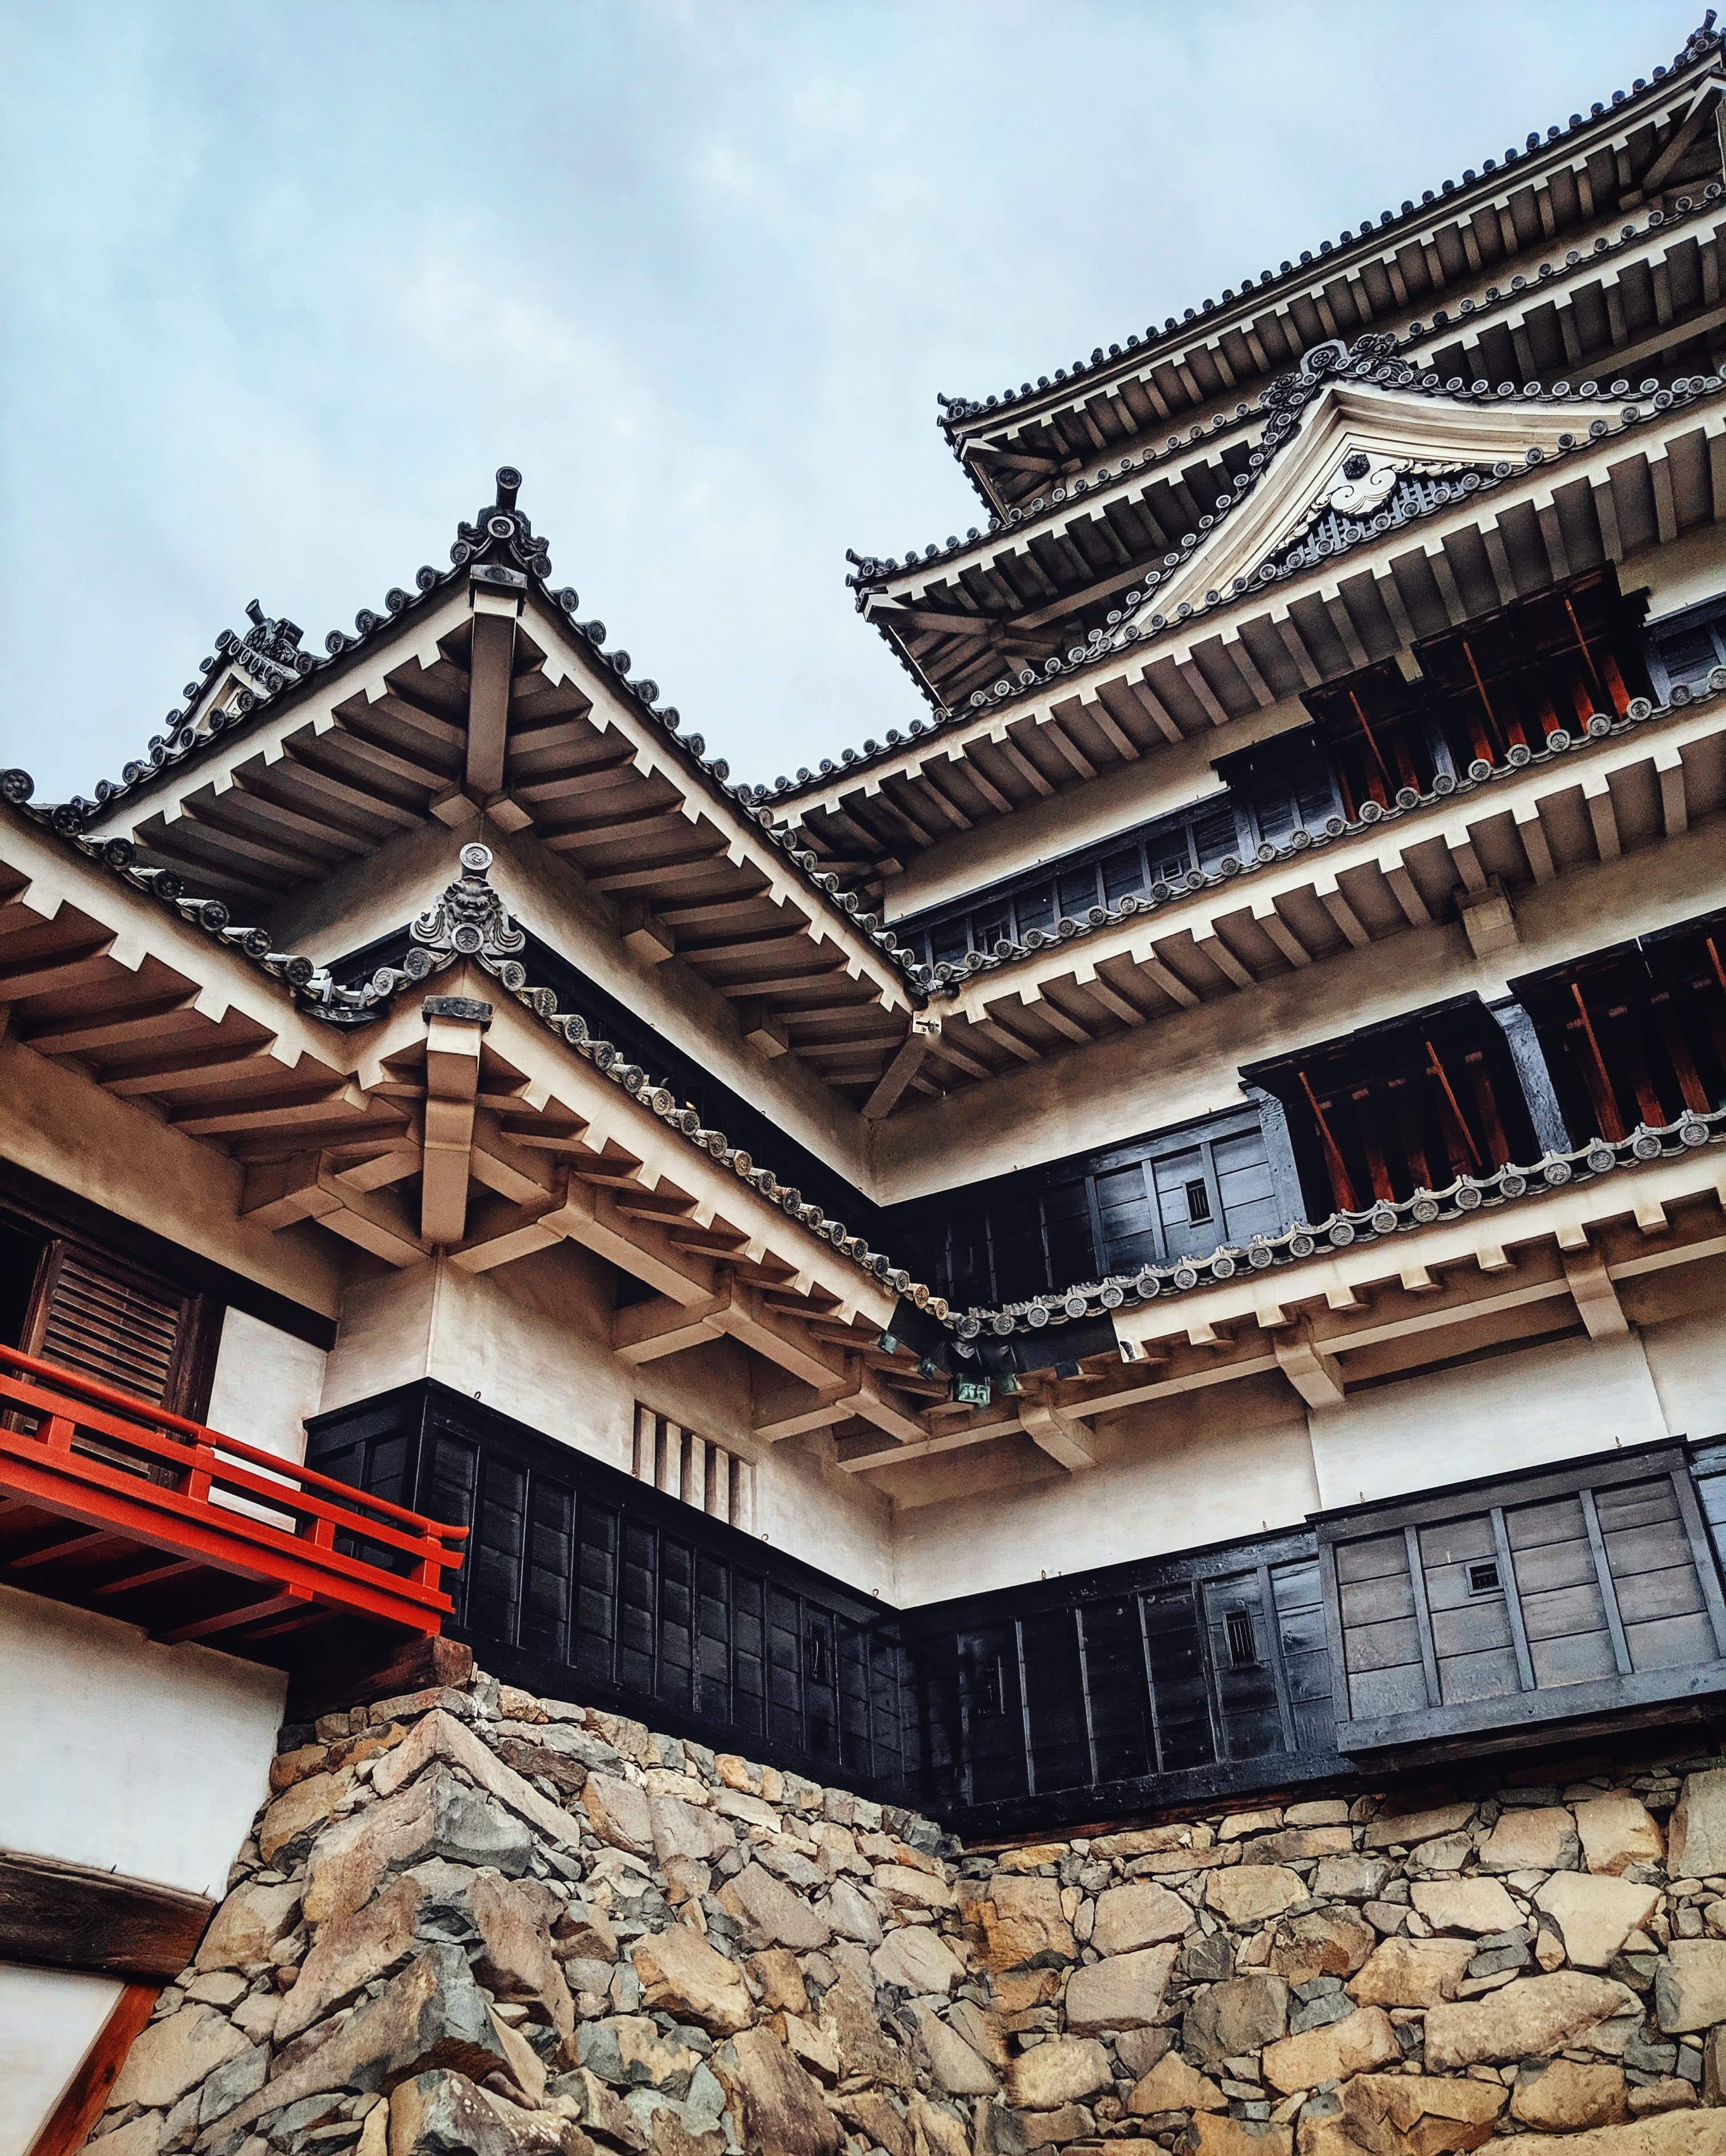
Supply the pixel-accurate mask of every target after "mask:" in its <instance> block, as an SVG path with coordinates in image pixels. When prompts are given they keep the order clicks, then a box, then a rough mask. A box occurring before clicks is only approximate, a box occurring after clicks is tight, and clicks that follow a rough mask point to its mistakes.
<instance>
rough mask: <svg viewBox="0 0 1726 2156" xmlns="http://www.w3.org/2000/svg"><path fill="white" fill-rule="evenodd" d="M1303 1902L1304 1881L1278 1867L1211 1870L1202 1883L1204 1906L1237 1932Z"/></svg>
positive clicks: (1267, 1865) (1295, 1873)
mask: <svg viewBox="0 0 1726 2156" xmlns="http://www.w3.org/2000/svg"><path fill="white" fill-rule="evenodd" d="M1306 1899H1307V1886H1306V1881H1304V1880H1303V1879H1302V1877H1301V1876H1300V1874H1299V1873H1298V1872H1296V1871H1288V1870H1287V1869H1286V1868H1285V1867H1284V1866H1282V1865H1280V1864H1241V1865H1236V1866H1233V1867H1232V1868H1231V1869H1230V1870H1229V1871H1213V1872H1212V1873H1211V1875H1210V1877H1209V1878H1208V1879H1207V1880H1206V1881H1205V1904H1206V1906H1207V1907H1210V1908H1212V1909H1214V1910H1215V1912H1216V1913H1217V1914H1218V1916H1220V1917H1221V1918H1222V1920H1223V1922H1225V1924H1230V1925H1232V1926H1233V1927H1234V1928H1235V1929H1236V1930H1237V1931H1238V1930H1241V1929H1242V1928H1245V1927H1246V1926H1247V1925H1249V1924H1262V1923H1264V1922H1267V1921H1268V1919H1269V1918H1271V1917H1280V1916H1281V1915H1282V1913H1283V1912H1284V1911H1285V1910H1287V1909H1292V1908H1294V1907H1297V1905H1298V1904H1299V1903H1301V1902H1304V1901H1305V1900H1306Z"/></svg>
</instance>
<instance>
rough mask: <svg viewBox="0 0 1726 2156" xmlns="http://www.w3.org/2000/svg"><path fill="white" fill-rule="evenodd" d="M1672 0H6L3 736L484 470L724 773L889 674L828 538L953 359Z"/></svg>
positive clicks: (866, 718) (1526, 119)
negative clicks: (507, 470)
mask: <svg viewBox="0 0 1726 2156" xmlns="http://www.w3.org/2000/svg"><path fill="white" fill-rule="evenodd" d="M1701 13H1702V8H1701V6H1700V4H1699V0H1642V4H1640V5H1635V6H1626V5H1625V4H1623V0H1436V4H1435V0H1425V4H1422V5H1413V4H1410V0H1401V4H1400V5H1398V4H1395V0H1360V3H1359V4H1357V0H1276V4H1250V3H1249V0H1227V4H1224V3H1223V0H1036V4H1032V0H914V4H913V3H912V0H706V4H696V0H339V4H334V3H332V0H175V3H174V4H171V5H165V4H159V0H97V3H96V4H90V3H89V0H4V5H3V8H0V23H3V24H4V26H5V50H6V54H7V64H6V69H5V74H6V78H7V79H6V80H5V82H4V84H3V85H0V137H3V146H0V169H3V173H4V187H3V191H0V244H3V250H4V251H3V255H0V277H3V302H4V304H3V312H0V553H3V557H4V558H3V562H0V652H3V654H4V656H3V665H0V762H6V763H8V764H22V765H23V767H25V768H26V769H28V770H29V771H30V772H31V773H33V775H34V777H35V778H36V781H37V798H39V799H44V800H54V799H60V798H64V797H65V796H66V795H67V794H69V793H73V792H74V791H77V790H80V789H82V790H84V791H85V792H88V791H89V790H90V788H91V787H93V785H94V783H95V781H96V779H97V778H100V777H103V776H105V775H108V776H117V774H118V772H119V769H120V767H121V764H122V763H123V762H125V761H126V759H127V758H128V757H132V756H135V755H136V754H138V753H140V752H141V750H142V748H143V747H144V744H145V743H146V741H147V740H148V738H149V737H150V736H151V734H152V733H153V732H156V731H158V730H160V728H161V727H162V722H163V719H164V716H165V715H166V714H167V713H168V712H169V711H172V709H173V708H174V707H175V706H177V705H178V704H179V703H180V702H181V701H182V685H183V684H185V683H186V682H187V680H190V679H191V678H192V675H193V670H194V668H195V666H196V665H197V662H198V660H199V659H200V658H201V657H203V655H204V654H207V653H208V651H209V650H210V649H212V644H213V638H214V636H215V634H216V633H217V632H218V630H219V629H223V628H224V627H234V626H239V627H240V628H242V629H243V628H244V625H245V624H244V607H245V603H246V602H247V601H248V600H249V599H251V598H258V599H259V600H261V602H262V603H263V605H264V608H265V611H266V612H267V613H286V614H288V615H290V616H291V617H292V618H293V619H295V620H296V621H298V622H299V623H301V624H302V625H303V627H304V628H305V629H306V639H307V643H308V644H309V645H310V646H311V648H312V649H321V648H322V643H323V638H324V634H325V632H326V630H327V629H330V628H332V627H342V628H347V627H350V626H351V625H352V619H353V616H354V613H355V612H356V610H357V608H361V607H366V606H369V607H373V608H377V607H379V606H380V605H381V603H382V599H383V593H385V591H386V590H388V588H389V587H390V586H391V585H393V584H397V583H401V584H406V585H410V586H411V584H412V582H413V577H414V571H415V569H416V568H417V567H419V564H420V563H421V562H433V563H435V564H438V565H439V566H441V565H443V564H444V563H445V562H447V561H448V558H449V546H450V543H451V542H452V540H453V539H454V537H455V526H456V524H457V522H458V521H459V520H460V519H461V518H462V517H464V516H467V517H471V516H474V515H475V513H476V512H477V511H479V510H480V508H481V507H483V506H485V505H487V504H489V503H490V501H491V499H492V475H493V473H494V472H495V471H496V468H497V466H498V465H501V464H505V463H508V464H513V465H518V466H519V467H520V468H521V470H522V472H523V474H524V475H525V483H524V485H523V487H522V490H521V507H522V508H523V509H524V510H525V511H527V514H528V516H530V517H531V518H532V522H533V526H534V529H535V530H536V531H539V532H542V533H543V534H544V535H545V536H547V539H548V540H549V542H550V545H551V552H552V564H553V567H554V570H555V572H556V576H557V582H558V583H572V584H573V585H574V586H575V587H576V588H577V590H578V592H579V593H580V594H581V603H582V613H583V616H584V617H592V616H594V615H597V616H598V617H599V618H600V619H603V620H604V622H605V623H606V624H607V626H608V629H609V632H610V644H611V647H612V648H613V649H616V648H619V647H621V648H623V649H626V650H628V652H629V654H630V657H631V660H632V661H633V670H634V672H635V673H637V674H638V675H650V676H651V677H652V678H653V679H654V680H656V681H657V682H658V683H659V685H660V690H661V694H662V696H664V697H665V699H666V700H668V701H671V702H673V703H675V704H676V706H677V707H678V709H679V711H681V714H682V716H683V721H684V724H685V726H686V728H692V729H694V730H696V731H700V732H701V734H702V736H703V737H705V739H706V744H707V749H708V752H709V753H710V754H716V753H717V754H722V755H724V756H726V757H727V758H728V759H729V761H730V762H731V766H732V775H733V776H734V777H736V778H747V779H752V780H756V781H761V780H770V779H772V778H773V777H775V776H776V775H777V774H778V773H781V772H787V771H794V770H795V769H796V768H797V767H798V766H799V764H802V763H814V762H816V761H817V760H818V759H819V757H821V756H823V755H836V754H837V752H838V751H839V749H840V747H843V746H845V744H846V743H848V742H861V741H862V740H863V739H864V738H865V737H867V736H870V735H879V734H881V733H883V732H884V731H886V727H887V726H893V725H899V726H903V725H905V724H907V722H908V721H909V720H910V719H911V718H912V717H914V716H917V714H918V713H919V712H920V711H922V710H923V708H924V706H923V704H922V700H921V698H920V697H919V696H918V695H917V691H916V690H915V689H914V687H913V686H912V683H911V681H910V680H909V679H908V678H907V675H905V674H904V673H903V672H902V670H901V668H900V667H899V665H898V664H897V662H896V660H895V659H894V658H893V656H892V655H891V652H890V650H889V649H888V648H887V646H886V644H885V643H884V642H883V641H882V640H881V639H880V638H879V636H878V635H877V634H876V633H875V632H874V631H873V630H871V629H866V627H865V626H864V624H862V623H861V622H860V620H859V619H857V617H856V614H855V608H854V605H853V600H852V594H851V593H850V591H849V589H848V588H847V587H846V585H845V572H846V569H847V567H848V564H847V563H846V562H845V549H846V547H855V549H856V550H857V551H858V552H860V553H876V554H882V555H886V554H898V555H902V554H904V553H905V552H907V551H908V550H909V549H910V548H911V547H912V546H919V547H920V546H921V545H922V544H923V543H924V542H927V541H929V540H937V541H940V540H944V539H945V538H946V537H947V536H948V534H949V533H950V532H954V531H963V530H964V529H966V528H967V527H968V526H970V525H972V524H974V523H979V522H981V521H982V520H983V512H982V509H981V505H980V504H979V501H978V499H977V497H976V495H974V494H973V492H972V490H971V489H970V487H969V486H968V484H967V483H966V482H965V480H963V478H962V477H961V476H960V474H959V470H958V465H956V464H955V463H954V461H953V458H952V456H951V454H950V452H949V451H948V448H947V446H946V444H945V440H944V438H943V436H942V435H940V434H938V433H937V429H936V425H935V421H936V417H937V406H936V403H935V398H936V393H937V391H943V392H946V393H948V394H950V395H951V394H964V395H968V396H970V395H979V396H980V395H984V394H986V393H989V391H991V390H999V389H1000V388H1004V387H1005V386H1006V385H1008V384H1009V383H1014V384H1016V383H1017V382H1020V381H1023V380H1025V379H1026V378H1031V379H1035V377H1036V376H1038V375H1039V374H1044V373H1052V372H1053V371H1054V369H1055V367H1057V366H1063V365H1067V364H1070V363H1071V362H1072V361H1073V360H1074V359H1075V358H1076V357H1080V356H1081V355H1085V354H1088V353H1089V352H1090V351H1091V350H1092V346H1096V345H1098V344H1102V345H1103V346H1107V345H1108V344H1110V343H1112V342H1124V341H1125V339H1126V336H1128V333H1129V332H1132V331H1140V332H1142V331H1143V330H1144V329H1145V328H1146V326H1147V325H1148V324H1149V323H1151V322H1152V321H1157V322H1160V321H1162V320H1163V318H1164V316H1166V315H1169V314H1179V312H1180V311H1182V310H1184V308H1186V307H1188V306H1196V305H1198V304H1199V301H1200V300H1203V299H1204V298H1205V296H1206V295H1214V294H1217V293H1220V290H1221V289H1222V287H1223V286H1224V285H1231V286H1235V285H1240V284H1241V282H1242V281H1243V280H1244V278H1245V277H1246V276H1248V275H1256V274H1257V272H1258V271H1259V270H1260V269H1263V268H1266V267H1273V266H1274V265H1275V264H1277V262H1278V261H1279V260H1281V259H1282V257H1284V256H1285V255H1287V256H1291V257H1292V256H1296V255H1297V254H1298V253H1299V251H1300V249H1302V247H1313V248H1316V247H1317V244H1318V241H1319V239H1322V238H1331V239H1334V238H1335V237H1336V236H1337V235H1338V234H1340V232H1341V231H1342V230H1343V227H1344V226H1345V225H1355V226H1358V225H1359V223H1360V222H1361V221H1362V220H1363V219H1364V218H1367V217H1374V218H1376V216H1377V215H1378V213H1379V211H1380V210H1382V209H1384V208H1395V206H1396V205H1397V204H1398V203H1400V201H1401V200H1402V199H1403V198H1405V197H1412V198H1415V199H1416V200H1418V199H1419V198H1420V193H1421V190H1422V189H1423V188H1425V187H1433V188H1436V187H1438V185H1439V183H1440V182H1441V181H1442V180H1444V179H1446V178H1450V177H1460V175H1461V172H1462V170H1463V168H1464V167H1466V166H1478V165H1480V164H1481V162H1482V160H1483V159H1484V158H1485V157H1499V156H1502V155H1503V151H1504V149H1505V147H1506V146H1508V145H1511V144H1516V145H1520V144H1521V142H1522V141H1523V138H1524V136H1526V135H1527V134H1528V131H1530V130H1531V129H1533V128H1537V127H1538V128H1539V129H1540V130H1541V131H1543V132H1544V130H1545V129H1546V127H1548V126H1550V125H1553V124H1555V123H1556V124H1561V123H1562V122H1563V121H1564V120H1565V119H1566V118H1567V117H1568V115H1569V114H1570V113H1571V112H1573V111H1576V110H1581V111H1586V110H1588V107H1589V105H1590V104H1591V103H1593V102H1594V101H1595V100H1605V99H1606V98H1608V97H1610V94H1611V92H1612V91H1613V90H1615V89H1626V90H1627V89H1628V88H1629V87H1630V85H1631V80H1632V79H1633V78H1634V77H1636V76H1637V75H1646V74H1650V73H1651V72H1652V69H1653V68H1654V66H1655V65H1656V64H1662V63H1667V62H1669V61H1670V60H1671V59H1672V55H1673V54H1675V53H1676V52H1677V49H1679V47H1680V46H1681V45H1682V44H1683V41H1684V39H1685V38H1686V36H1687V34H1688V33H1689V32H1690V30H1691V29H1692V28H1694V27H1695V23H1696V22H1697V21H1698V20H1699V19H1700V16H1701Z"/></svg>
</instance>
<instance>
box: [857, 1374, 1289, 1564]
mask: <svg viewBox="0 0 1726 2156" xmlns="http://www.w3.org/2000/svg"><path fill="white" fill-rule="evenodd" d="M1237 1390H1238V1392H1239V1394H1240V1395H1241V1397H1239V1398H1238V1399H1233V1400H1231V1403H1230V1409H1231V1411H1230V1412H1217V1411H1215V1409H1212V1408H1210V1405H1209V1404H1206V1405H1204V1406H1199V1405H1197V1404H1194V1403H1192V1402H1190V1401H1184V1400H1179V1399H1177V1400H1174V1401H1170V1402H1168V1403H1166V1404H1153V1405H1152V1406H1149V1407H1146V1408H1141V1409H1132V1410H1129V1411H1128V1412H1127V1413H1125V1414H1120V1415H1117V1416H1114V1417H1112V1418H1111V1419H1109V1420H1108V1422H1107V1423H1106V1424H1103V1425H1102V1427H1101V1429H1100V1431H1099V1436H1100V1440H1101V1442H1102V1445H1104V1446H1106V1447H1107V1449H1108V1450H1111V1451H1112V1453H1113V1455H1114V1456H1113V1457H1112V1458H1110V1459H1108V1460H1106V1461H1105V1462H1104V1464H1103V1465H1102V1466H1098V1467H1095V1468H1092V1469H1090V1470H1088V1471H1086V1472H1085V1473H1084V1474H1081V1475H1068V1474H1066V1472H1065V1471H1062V1470H1061V1469H1060V1468H1057V1467H1056V1466H1055V1464H1054V1462H1053V1461H1050V1460H1045V1459H1044V1456H1043V1455H1041V1454H1038V1453H1035V1451H1034V1449H1033V1448H1031V1447H1030V1444H1029V1441H1028V1440H1027V1441H1026V1448H1025V1450H1026V1453H1027V1455H1030V1459H1032V1460H1035V1461H1037V1462H1040V1469H1039V1471H1038V1479H1035V1480H1027V1481H1025V1482H1024V1483H1022V1484H1021V1485H1020V1486H1018V1487H1017V1488H1015V1489H1010V1490H1006V1491H1002V1490H990V1491H986V1492H984V1493H982V1494H979V1495H976V1496H965V1495H963V1493H962V1492H961V1491H958V1489H952V1490H950V1491H948V1493H947V1494H946V1495H944V1496H942V1497H941V1498H940V1499H939V1501H924V1502H920V1503H918V1504H917V1505H916V1507H915V1508H914V1509H907V1510H905V1511H902V1512H900V1514H899V1515H898V1520H897V1557H898V1566H897V1585H898V1595H897V1599H898V1600H899V1602H900V1603H901V1604H905V1605H911V1604H917V1603H922V1602H940V1601H944V1600H946V1599H948V1597H949V1596H951V1595H956V1594H979V1593H981V1592H983V1591H984V1590H985V1589H989V1588H994V1587H1009V1586H1013V1585H1015V1584H1018V1583H1020V1582H1021V1581H1024V1580H1025V1579H1035V1578H1051V1579H1052V1578H1058V1577H1059V1576H1060V1575H1061V1574H1062V1573H1073V1572H1084V1571H1088V1570H1090V1569H1091V1568H1092V1567H1093V1566H1097V1565H1106V1564H1120V1563H1125V1562H1127V1561H1128V1559H1131V1558H1143V1557H1154V1556H1157V1555H1158V1554H1159V1553H1163V1552H1164V1551H1173V1550H1184V1549H1192V1548H1201V1547H1203V1546H1204V1545H1205V1543H1214V1542H1225V1541H1228V1540H1230V1539H1232V1538H1233V1537H1235V1536H1237V1535H1247V1534H1256V1533H1258V1532H1261V1529H1263V1528H1265V1527H1271V1528H1277V1527H1292V1526H1295V1525H1297V1524H1298V1523H1299V1522H1301V1521H1302V1520H1303V1519H1304V1518H1305V1517H1306V1516H1307V1513H1308V1512H1312V1511H1313V1510H1314V1509H1315V1508H1316V1507H1317V1506H1318V1501H1319V1497H1318V1482H1317V1480H1316V1478H1315V1476H1314V1473H1313V1467H1312V1448H1311V1446H1310V1445H1309V1444H1308V1442H1307V1431H1306V1429H1305V1426H1304V1424H1303V1422H1302V1418H1301V1414H1300V1411H1299V1405H1298V1403H1297V1402H1296V1401H1294V1400H1293V1399H1292V1398H1290V1397H1289V1396H1287V1394H1286V1393H1285V1394H1282V1395H1281V1396H1279V1395H1278V1394H1277V1391H1276V1390H1275V1389H1272V1388H1271V1387H1264V1388H1256V1387H1251V1386H1247V1385H1243V1386H1241V1387H1240V1388H1238V1389H1237ZM962 1457H963V1455H949V1460H952V1459H954V1458H962ZM938 1460H939V1455H937V1461H938ZM1045 1471H1046V1472H1045ZM903 1472H906V1473H909V1471H908V1470H907V1471H903Z"/></svg>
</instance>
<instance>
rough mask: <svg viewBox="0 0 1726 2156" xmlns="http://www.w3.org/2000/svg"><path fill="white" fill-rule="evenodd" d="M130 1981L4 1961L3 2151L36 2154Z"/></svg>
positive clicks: (0, 1973) (0, 2019)
mask: <svg viewBox="0 0 1726 2156" xmlns="http://www.w3.org/2000/svg"><path fill="white" fill-rule="evenodd" d="M121 1989H123V1987H122V1986H121V1984H120V1983H119V1982H118V1980H117V1979H115V1978H113V1977H108V1976H85V1975H83V1974H80V1973H78V1972H77V1971H74V1970H70V1969H20V1968H19V1967H18V1965H17V1964H16V1963H11V1962H0V2156H28V2149H29V2148H30V2145H31V2143H33V2141H34V2140H35V2138H36V2136H37V2135H38V2133H40V2131H41V2130H42V2128H43V2127H44V2126H45V2125H46V2124H47V2123H48V2119H49V2113H50V2112H52V2111H53V2109H54V2106H55V2105H56V2104H57V2103H58V2102H59V2100H60V2098H61V2097H62V2096H63V2095H64V2093H65V2089H66V2084H67V2083H68V2082H69V2081H70V2080H71V2078H72V2076H73V2075H74V2073H75V2072H76V2071H78V2067H79V2064H80V2061H81V2060H82V2059H83V2057H84V2055H85V2052H86V2051H88V2050H89V2049H90V2046H91V2045H92V2044H93V2043H94V2042H95V2040H96V2037H97V2036H98V2035H99V2034H100V2031H101V2027H102V2024H103V2023H104V2022H105V2020H107V2018H108V2016H109V2015H110V2013H111V2012H112V2011H113V2009H114V2002H115V2001H116V1999H118V1998H119V1996H120V1994H121Z"/></svg>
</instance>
